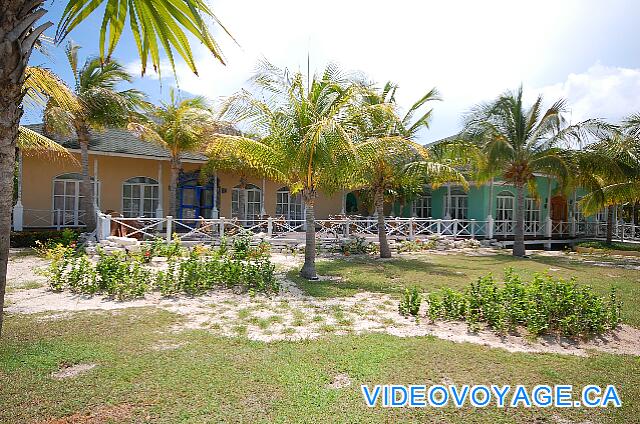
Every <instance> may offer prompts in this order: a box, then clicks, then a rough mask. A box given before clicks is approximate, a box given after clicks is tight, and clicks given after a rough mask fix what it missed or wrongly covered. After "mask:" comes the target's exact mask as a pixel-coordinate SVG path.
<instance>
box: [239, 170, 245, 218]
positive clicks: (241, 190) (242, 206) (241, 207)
mask: <svg viewBox="0 0 640 424" xmlns="http://www.w3.org/2000/svg"><path fill="white" fill-rule="evenodd" d="M246 198H247V180H246V178H245V177H244V176H241V177H240V186H239V187H238V219H239V220H240V225H242V226H243V227H244V226H245V223H246V220H247V200H246Z"/></svg>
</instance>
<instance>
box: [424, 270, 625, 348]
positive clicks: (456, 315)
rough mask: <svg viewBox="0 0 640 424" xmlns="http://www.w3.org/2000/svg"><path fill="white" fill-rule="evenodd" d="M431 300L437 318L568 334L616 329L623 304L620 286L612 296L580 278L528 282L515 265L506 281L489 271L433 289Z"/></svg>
mask: <svg viewBox="0 0 640 424" xmlns="http://www.w3.org/2000/svg"><path fill="white" fill-rule="evenodd" d="M427 304H428V308H427V315H428V316H429V318H430V319H431V320H436V319H438V318H441V319H450V320H460V321H466V322H467V323H468V324H469V326H470V327H472V328H475V327H477V325H478V324H479V323H481V322H482V323H485V324H486V325H487V326H488V327H489V328H491V329H493V330H495V331H497V332H500V333H502V332H504V331H506V330H507V329H509V330H514V329H516V328H517V327H519V326H521V327H524V328H526V329H527V331H528V332H529V333H530V334H533V335H535V336H537V335H540V334H545V333H549V334H560V335H563V336H568V337H588V336H591V335H594V334H602V333H603V332H605V331H606V330H608V329H614V328H616V327H617V326H618V325H619V323H620V311H621V308H622V304H621V302H620V301H619V299H618V297H617V292H616V290H615V288H613V289H611V292H610V294H609V298H608V299H607V298H602V297H600V296H598V295H596V294H595V293H593V291H592V289H591V287H589V286H579V285H578V284H577V283H576V281H575V280H574V279H571V280H569V281H565V280H563V279H560V278H554V277H552V276H550V275H541V274H537V275H535V276H534V277H533V279H532V280H531V281H530V282H523V281H522V278H521V277H520V276H519V275H518V274H517V273H515V272H514V271H513V269H511V268H507V269H506V270H505V278H504V284H503V285H498V284H497V283H496V281H495V280H494V278H493V277H492V276H491V274H489V275H487V276H484V277H480V278H478V280H477V281H476V282H474V283H472V284H471V285H470V286H469V287H467V288H466V289H465V290H463V291H461V292H460V291H456V290H452V289H448V288H447V289H443V290H440V291H439V292H435V293H430V294H429V296H428V299H427Z"/></svg>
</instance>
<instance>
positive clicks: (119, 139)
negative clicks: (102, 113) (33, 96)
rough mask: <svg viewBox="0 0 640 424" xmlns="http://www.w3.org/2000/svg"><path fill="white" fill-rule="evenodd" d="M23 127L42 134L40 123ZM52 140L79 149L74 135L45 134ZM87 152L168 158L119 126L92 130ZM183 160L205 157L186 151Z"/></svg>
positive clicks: (151, 144)
mask: <svg viewBox="0 0 640 424" xmlns="http://www.w3.org/2000/svg"><path fill="white" fill-rule="evenodd" d="M25 127H27V128H29V129H31V130H33V131H36V132H38V133H40V134H43V130H42V127H43V125H42V124H30V125H25ZM47 136H48V137H49V138H51V139H52V140H54V141H56V142H57V143H59V144H61V145H62V146H64V147H66V148H67V149H69V150H71V151H75V150H80V145H79V144H78V140H77V139H76V138H75V137H57V136H51V135H47ZM89 153H94V154H100V153H102V154H106V155H111V156H144V157H148V158H149V159H161V160H166V159H169V157H170V156H169V151H168V150H167V149H165V148H163V147H161V146H158V145H157V144H154V143H150V142H147V141H143V140H140V139H139V138H137V137H136V136H135V135H134V134H133V133H132V132H130V131H127V130H126V129H120V128H108V129H106V130H104V131H92V132H91V139H90V140H89ZM181 158H182V159H183V160H187V161H196V162H206V161H207V157H206V156H205V155H203V154H200V153H195V152H186V153H183V154H182V155H181Z"/></svg>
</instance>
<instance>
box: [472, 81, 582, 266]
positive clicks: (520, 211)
mask: <svg viewBox="0 0 640 424" xmlns="http://www.w3.org/2000/svg"><path fill="white" fill-rule="evenodd" d="M522 96H523V90H522V87H520V88H519V89H518V90H516V91H507V92H505V93H504V94H502V95H500V96H499V97H498V98H497V99H495V100H494V101H493V102H490V103H487V104H481V105H479V106H477V107H475V108H474V109H473V110H472V111H471V113H470V114H469V116H468V117H467V118H466V120H465V127H464V130H463V132H462V134H461V137H460V138H461V140H463V141H471V142H472V143H473V144H474V145H475V146H476V147H477V148H478V149H479V151H480V152H481V153H482V154H483V156H485V157H486V161H485V163H484V164H483V165H482V166H483V168H484V169H483V170H482V173H483V174H484V175H487V176H493V175H500V176H501V177H502V178H503V179H504V180H505V181H508V182H510V183H512V184H513V185H514V186H515V188H516V223H515V231H514V245H513V255H514V256H520V257H522V256H525V253H526V252H525V246H524V218H525V190H527V188H528V189H529V191H530V192H531V193H536V192H537V190H536V187H535V186H536V180H535V177H534V174H535V173H543V174H546V175H549V176H553V177H556V178H558V180H559V181H560V182H561V184H566V182H567V179H568V165H567V161H566V157H565V154H564V151H563V149H562V148H560V147H559V143H560V141H562V140H563V139H564V138H565V137H568V135H569V134H573V133H574V132H575V128H574V127H565V126H564V121H563V118H562V112H563V109H564V101H563V100H559V101H556V102H555V103H554V104H553V105H552V106H551V107H550V108H548V109H547V110H546V111H543V107H542V97H540V96H539V97H538V98H537V99H536V101H535V102H534V103H533V105H532V106H531V107H530V108H526V107H525V106H524V103H523V98H522Z"/></svg>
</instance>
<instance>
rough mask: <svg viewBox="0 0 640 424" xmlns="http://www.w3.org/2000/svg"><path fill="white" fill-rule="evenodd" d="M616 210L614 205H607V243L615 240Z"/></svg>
mask: <svg viewBox="0 0 640 424" xmlns="http://www.w3.org/2000/svg"><path fill="white" fill-rule="evenodd" d="M614 211H615V209H614V207H613V206H609V207H607V244H611V242H612V241H613V225H614V222H613V214H614Z"/></svg>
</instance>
